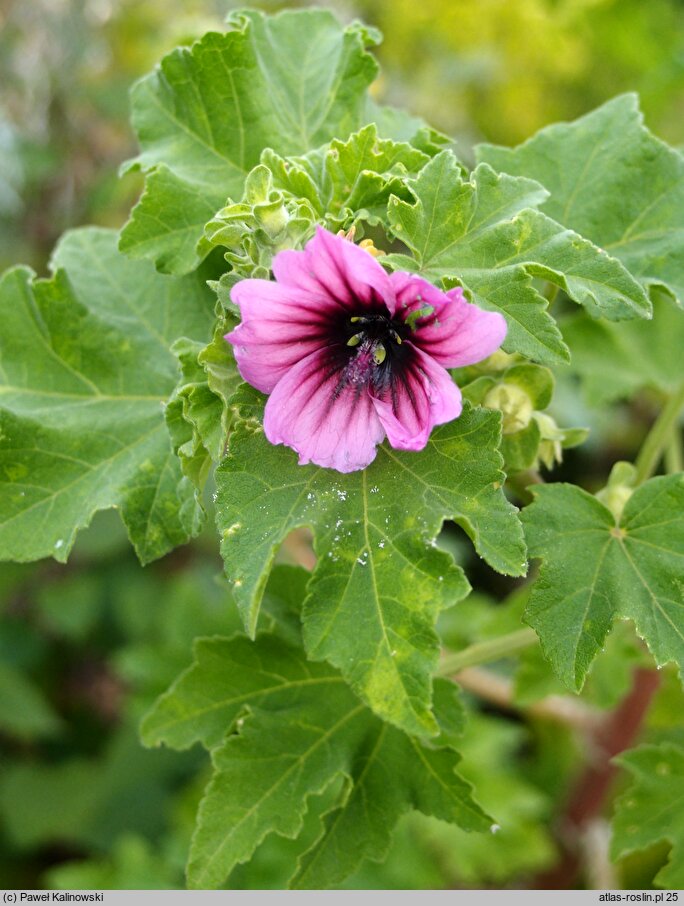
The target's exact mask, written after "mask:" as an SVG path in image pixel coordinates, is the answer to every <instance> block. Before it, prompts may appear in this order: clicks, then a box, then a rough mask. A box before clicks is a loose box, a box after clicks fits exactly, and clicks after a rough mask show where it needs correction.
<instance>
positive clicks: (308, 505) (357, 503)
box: [216, 388, 525, 733]
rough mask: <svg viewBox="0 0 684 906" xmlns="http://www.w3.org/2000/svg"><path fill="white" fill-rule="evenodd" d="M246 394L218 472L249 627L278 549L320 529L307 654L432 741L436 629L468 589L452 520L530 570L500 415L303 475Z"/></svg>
mask: <svg viewBox="0 0 684 906" xmlns="http://www.w3.org/2000/svg"><path fill="white" fill-rule="evenodd" d="M241 392H242V393H243V394H244V395H243V397H242V403H241V405H242V415H243V418H245V419H247V416H248V415H250V414H251V417H250V418H249V420H245V421H243V422H242V424H238V425H237V426H236V428H235V430H234V431H233V434H232V436H231V442H230V446H229V452H228V456H227V457H226V459H225V460H224V461H223V462H222V464H221V465H220V466H219V468H218V470H217V473H216V484H217V500H216V513H217V524H218V527H219V531H220V532H221V534H222V539H223V540H222V545H221V552H222V555H223V558H224V560H225V564H226V572H227V574H228V576H229V577H230V578H231V580H232V581H233V589H234V595H235V599H236V601H237V603H238V606H239V608H240V610H241V612H242V615H243V619H244V621H245V625H246V627H247V629H248V631H249V632H250V633H251V634H253V633H254V632H255V629H256V625H257V618H258V614H259V606H260V601H261V595H262V590H263V588H264V585H265V582H266V579H267V577H268V572H269V569H270V566H271V563H272V562H273V558H274V556H275V553H276V550H277V548H278V546H279V544H280V543H281V542H282V541H283V539H284V538H285V536H286V535H287V534H288V533H289V532H290V531H291V530H292V529H293V528H296V527H298V526H303V525H308V526H310V527H311V528H312V529H313V532H314V536H315V549H316V552H317V554H318V557H319V561H318V564H317V566H316V568H315V570H314V573H313V577H312V580H311V583H310V585H309V596H308V597H307V600H306V602H305V604H304V609H303V621H304V639H305V644H306V647H307V650H308V652H309V655H310V656H311V657H313V658H325V659H326V660H328V661H329V662H330V663H331V664H334V665H335V666H337V667H339V669H340V670H341V671H342V673H343V675H344V677H345V679H346V680H347V681H348V682H349V683H350V684H351V685H352V687H353V688H354V689H355V691H356V692H357V693H358V694H359V695H360V696H361V697H362V698H363V699H364V701H366V702H367V703H368V704H369V705H370V706H371V707H372V708H373V709H374V710H375V711H376V712H377V713H378V714H379V715H381V716H382V717H383V718H384V719H387V720H389V721H391V722H393V723H396V724H397V725H398V726H401V727H403V728H405V729H407V730H408V731H410V732H415V733H434V732H435V731H436V725H435V723H434V718H433V717H432V716H431V714H430V710H429V706H430V675H431V672H432V669H433V668H434V666H435V665H436V661H437V656H438V640H437V636H436V635H435V631H434V623H435V620H436V618H437V615H438V613H439V611H440V610H441V609H442V608H444V607H446V606H449V605H450V604H453V603H454V602H455V601H458V600H459V599H460V598H462V597H464V595H465V594H466V593H467V591H468V588H469V586H468V583H467V581H466V579H465V577H464V575H463V573H462V571H461V570H460V568H458V567H457V566H456V565H455V564H454V563H453V560H452V559H451V557H450V556H449V555H447V554H446V553H445V552H444V551H441V550H439V549H437V548H436V547H435V545H434V539H435V538H436V536H437V534H438V532H439V530H440V528H441V525H442V523H443V521H444V520H445V519H447V518H448V519H454V520H455V521H456V522H458V523H459V524H460V525H461V526H462V527H463V528H464V529H465V531H466V532H467V533H468V535H469V536H470V537H471V539H472V540H473V542H474V544H475V547H476V549H477V551H478V553H479V554H480V555H481V556H483V557H484V558H485V559H486V560H487V561H488V562H489V563H490V564H491V565H492V566H493V567H494V568H495V569H498V570H499V571H501V572H503V573H507V574H512V575H521V574H522V573H524V570H525V555H524V546H523V542H522V537H521V531H520V525H519V522H518V520H517V517H516V515H515V513H516V510H515V508H514V507H513V506H511V504H509V503H508V502H507V501H506V498H505V497H504V495H503V492H502V490H501V484H502V481H503V475H502V473H501V472H500V466H501V457H500V454H499V453H498V451H497V447H498V443H499V440H500V417H499V415H498V414H497V413H494V412H488V411H485V410H481V409H477V410H473V409H470V408H466V410H465V411H464V413H463V415H462V416H461V417H460V418H459V419H457V420H456V421H454V422H452V423H450V424H448V425H443V426H441V427H439V428H438V429H436V430H435V431H434V432H433V434H432V437H431V439H430V441H429V443H428V446H427V448H426V449H425V450H424V451H423V452H421V453H419V454H415V453H406V452H402V451H397V450H393V449H391V448H389V447H387V446H382V447H380V448H379V450H378V456H377V459H376V460H375V461H374V462H373V463H372V464H371V465H370V466H369V467H368V468H367V469H365V470H363V471H361V472H355V473H350V474H346V475H343V474H339V473H335V472H331V471H330V470H328V469H321V468H318V467H316V466H300V465H298V464H297V459H296V455H295V454H294V453H293V452H292V451H291V450H287V449H284V448H283V447H276V446H273V445H271V444H269V443H268V442H267V441H266V439H265V437H264V435H263V431H262V428H261V425H260V421H259V418H260V409H261V407H260V403H259V399H260V397H259V395H258V394H257V393H256V392H255V391H252V390H251V388H245V389H244V391H241Z"/></svg>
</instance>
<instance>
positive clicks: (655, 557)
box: [522, 474, 684, 690]
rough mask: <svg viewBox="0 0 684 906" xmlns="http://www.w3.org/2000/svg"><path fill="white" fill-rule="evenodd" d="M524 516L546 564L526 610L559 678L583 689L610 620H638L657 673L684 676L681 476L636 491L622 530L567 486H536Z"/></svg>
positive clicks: (534, 551) (533, 547) (535, 551)
mask: <svg viewBox="0 0 684 906" xmlns="http://www.w3.org/2000/svg"><path fill="white" fill-rule="evenodd" d="M533 490H534V495H535V501H534V503H532V504H531V505H530V506H528V507H526V508H525V510H524V511H523V514H522V519H523V523H524V525H525V534H526V538H527V542H528V545H529V553H530V556H532V557H540V558H541V559H542V561H543V563H542V567H541V570H540V573H539V578H538V580H537V582H536V583H535V585H534V588H533V590H532V594H531V597H530V600H529V604H528V607H527V610H526V614H525V619H526V622H528V623H529V624H530V626H532V627H533V628H534V629H535V630H536V632H537V633H538V635H539V637H540V639H541V643H542V647H543V649H544V652H545V654H546V656H547V657H548V659H549V660H550V661H551V663H552V665H553V667H554V669H555V670H556V672H557V674H558V676H559V677H560V678H561V679H562V680H563V682H564V683H565V684H566V685H567V686H569V687H570V688H573V689H576V690H579V689H581V688H582V685H583V683H584V678H585V676H586V673H587V670H588V668H589V665H590V664H591V662H592V660H593V659H594V657H595V656H596V654H597V653H598V652H599V651H600V650H601V649H602V647H603V644H604V640H605V637H606V635H607V634H608V632H609V630H610V627H611V625H612V623H613V620H614V619H616V618H618V617H622V618H626V619H630V620H633V622H634V625H635V627H636V630H637V632H638V634H639V635H640V636H641V637H642V638H643V639H644V640H645V641H646V644H647V645H648V647H649V649H650V651H651V653H652V655H653V657H654V658H655V660H656V663H658V664H665V663H667V662H668V661H674V662H675V663H677V664H678V665H679V669H680V672H682V673H684V597H683V596H682V591H683V586H682V574H683V570H684V475H681V474H680V475H670V476H663V477H659V478H652V479H651V480H650V481H648V482H646V484H644V485H642V486H641V487H639V488H637V490H636V491H634V493H633V494H632V496H631V497H630V498H629V500H628V501H627V503H626V505H625V507H624V510H623V513H622V517H621V518H620V520H619V521H617V520H616V519H615V517H614V515H613V514H612V513H611V511H610V510H609V509H608V508H607V507H605V506H604V505H603V504H602V503H601V502H600V501H599V500H597V499H596V497H592V496H591V494H587V493H586V491H583V490H582V489H581V488H578V487H575V486H573V485H567V484H555V485H546V486H535V487H534V489H533Z"/></svg>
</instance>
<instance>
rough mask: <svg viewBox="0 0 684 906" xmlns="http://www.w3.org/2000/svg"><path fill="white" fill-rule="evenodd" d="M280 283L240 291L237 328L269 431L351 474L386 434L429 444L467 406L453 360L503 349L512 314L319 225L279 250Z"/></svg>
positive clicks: (246, 283) (394, 441)
mask: <svg viewBox="0 0 684 906" xmlns="http://www.w3.org/2000/svg"><path fill="white" fill-rule="evenodd" d="M272 268H273V275H274V277H275V282H270V281H267V280H258V279H257V280H243V281H241V282H240V283H238V284H237V285H236V286H235V287H234V288H233V290H232V292H231V298H232V299H233V301H234V302H235V303H237V305H238V306H239V308H240V314H241V318H242V320H241V323H240V324H239V326H238V327H236V328H235V330H233V331H231V333H229V334H227V335H226V339H227V340H228V341H229V342H231V343H232V344H233V347H234V349H235V359H236V361H237V366H238V369H239V371H240V374H241V375H242V377H243V378H244V379H245V380H246V381H248V382H249V383H250V384H252V386H254V387H256V388H257V389H258V390H261V391H262V392H263V393H268V394H270V397H269V400H268V402H267V403H266V408H265V410H264V432H265V434H266V437H267V438H268V440H269V441H270V442H271V443H274V444H286V445H287V446H289V447H292V448H293V449H294V450H296V451H297V452H298V453H299V462H300V463H301V464H305V463H309V462H312V463H315V464H316V465H319V466H325V467H327V468H332V469H337V470H338V471H340V472H352V471H354V470H356V469H364V468H365V467H366V466H367V465H369V464H370V463H371V462H372V461H373V459H374V458H375V448H376V445H377V444H379V443H380V442H381V441H382V440H383V438H384V437H387V440H388V441H389V443H390V445H391V446H393V447H396V448H397V449H400V450H422V449H423V448H424V447H425V445H426V443H427V441H428V437H429V436H430V432H431V431H432V429H433V427H434V426H435V425H441V424H444V422H448V421H451V420H452V419H454V418H457V417H458V416H459V415H460V414H461V408H462V405H461V393H460V391H459V389H458V387H457V386H456V384H455V383H454V381H453V380H452V378H451V376H450V375H449V373H448V372H447V370H446V369H447V368H456V367H459V366H462V365H473V364H474V363H475V362H479V361H481V360H482V359H484V358H486V357H487V356H488V355H489V354H490V353H492V352H494V350H495V349H497V348H498V347H499V346H500V345H501V342H502V341H503V338H504V336H505V335H506V321H505V319H504V318H503V316H502V315H501V314H499V313H497V312H486V311H482V310H481V309H479V308H478V307H477V306H475V305H471V304H469V303H468V302H466V301H465V299H464V297H463V291H462V290H461V289H460V287H458V288H456V289H452V290H449V292H446V293H445V292H442V291H441V290H439V289H437V288H436V287H434V286H432V285H431V284H430V283H428V282H427V281H426V280H423V279H422V278H421V277H419V276H417V275H415V274H407V273H403V272H402V271H395V272H394V273H392V274H388V273H387V272H386V271H385V270H384V269H383V268H382V267H381V266H380V264H378V262H377V260H376V259H375V258H374V257H373V256H372V255H371V254H370V253H369V252H368V251H366V250H364V249H362V248H360V247H359V246H357V245H354V244H353V242H351V241H349V240H347V239H345V238H343V237H341V236H335V235H333V234H332V233H329V232H327V231H326V230H324V229H322V228H321V227H318V228H317V231H316V235H315V237H314V238H313V239H311V240H310V241H309V242H308V243H307V244H306V246H305V247H304V249H303V250H302V251H282V252H279V253H278V254H277V255H276V256H275V257H274V259H273V263H272Z"/></svg>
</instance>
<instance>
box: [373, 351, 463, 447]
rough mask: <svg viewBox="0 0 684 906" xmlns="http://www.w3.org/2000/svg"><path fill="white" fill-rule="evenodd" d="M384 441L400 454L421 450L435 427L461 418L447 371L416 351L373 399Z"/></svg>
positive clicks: (457, 393)
mask: <svg viewBox="0 0 684 906" xmlns="http://www.w3.org/2000/svg"><path fill="white" fill-rule="evenodd" d="M373 402H374V404H375V411H376V412H377V413H378V416H379V417H380V421H381V423H382V426H383V428H384V429H385V431H386V432H387V439H388V440H389V442H390V444H391V445H392V446H393V447H396V448H397V449H400V450H422V449H423V447H424V446H425V445H426V443H427V441H428V437H429V436H430V432H431V431H432V429H433V428H434V426H435V425H442V424H444V422H450V421H451V420H452V419H454V418H458V416H459V415H460V414H461V409H462V403H461V391H460V390H459V389H458V387H457V386H456V384H454V382H453V381H452V379H451V376H450V375H449V373H448V372H447V371H445V370H444V368H442V366H441V365H439V364H438V363H437V362H435V361H434V359H432V358H431V357H430V356H429V355H426V354H425V353H424V352H422V351H421V350H420V349H418V348H413V349H412V354H411V357H410V358H407V360H406V361H405V362H404V363H402V367H401V368H398V369H396V371H395V373H394V374H393V375H392V380H391V382H390V383H389V385H388V387H387V390H386V391H384V392H383V394H382V396H377V397H374V398H373Z"/></svg>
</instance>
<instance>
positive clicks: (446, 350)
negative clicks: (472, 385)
mask: <svg viewBox="0 0 684 906" xmlns="http://www.w3.org/2000/svg"><path fill="white" fill-rule="evenodd" d="M391 281H392V286H393V288H394V291H395V293H396V297H397V313H398V314H399V315H400V316H401V317H403V320H406V318H407V317H409V316H410V313H411V312H415V311H418V310H419V309H420V308H421V307H422V306H424V305H426V304H427V305H430V306H431V307H432V308H433V309H434V313H433V314H432V315H430V316H428V317H424V318H420V319H418V320H417V321H416V322H415V326H416V331H415V333H414V335H413V336H412V338H411V341H412V342H413V343H414V344H415V345H416V346H420V348H421V349H422V350H423V351H424V352H426V353H428V355H430V356H432V358H433V359H435V360H436V361H437V362H439V364H440V365H443V366H444V367H445V368H458V367H460V366H462V365H473V364H474V363H475V362H481V361H482V359H486V358H487V356H488V355H491V354H492V353H493V352H494V350H496V349H498V348H499V346H500V345H501V344H502V342H503V340H504V338H505V336H506V329H507V325H506V319H505V318H504V317H503V315H500V314H499V313H498V312H492V311H483V310H482V309H481V308H478V306H477V305H472V304H471V303H470V302H466V300H465V298H464V297H463V290H462V289H461V288H460V287H456V288H455V289H451V290H449V292H446V293H444V292H442V291H441V290H439V289H437V287H436V286H433V285H432V284H431V283H428V282H427V281H426V280H423V278H422V277H418V276H416V275H415V274H406V273H403V272H401V271H397V272H396V273H394V274H392V276H391ZM404 312H405V315H404V314H403V313H404Z"/></svg>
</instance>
